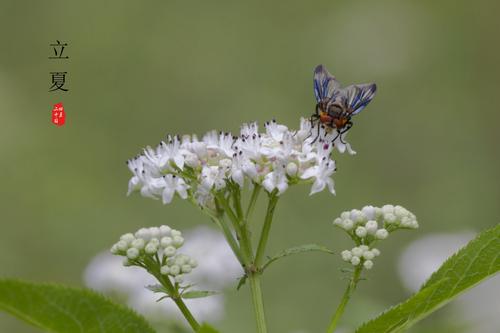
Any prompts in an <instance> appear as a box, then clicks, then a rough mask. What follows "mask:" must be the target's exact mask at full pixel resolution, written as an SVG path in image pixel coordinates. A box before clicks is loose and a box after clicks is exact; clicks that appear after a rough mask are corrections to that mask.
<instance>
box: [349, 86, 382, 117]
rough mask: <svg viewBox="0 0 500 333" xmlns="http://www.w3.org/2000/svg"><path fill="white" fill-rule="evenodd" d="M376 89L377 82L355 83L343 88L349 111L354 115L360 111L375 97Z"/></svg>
mask: <svg viewBox="0 0 500 333" xmlns="http://www.w3.org/2000/svg"><path fill="white" fill-rule="evenodd" d="M376 91H377V85H376V84H375V83H366V84H354V85H352V86H349V87H346V88H344V89H342V95H343V98H345V101H346V104H347V110H348V112H349V113H350V114H352V115H354V114H358V113H360V112H361V111H362V110H363V109H364V108H365V107H366V106H367V105H368V103H370V102H371V100H372V99H373V97H375V92H376Z"/></svg>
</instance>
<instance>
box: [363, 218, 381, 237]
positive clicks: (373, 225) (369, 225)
mask: <svg viewBox="0 0 500 333" xmlns="http://www.w3.org/2000/svg"><path fill="white" fill-rule="evenodd" d="M365 228H366V232H367V233H368V234H369V235H374V234H375V232H376V231H377V228H378V224H377V221H374V220H370V221H368V222H366V224H365Z"/></svg>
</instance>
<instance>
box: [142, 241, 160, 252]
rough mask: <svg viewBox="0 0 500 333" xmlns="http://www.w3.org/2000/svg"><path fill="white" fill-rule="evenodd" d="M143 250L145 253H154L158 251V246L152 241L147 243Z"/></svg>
mask: <svg viewBox="0 0 500 333" xmlns="http://www.w3.org/2000/svg"><path fill="white" fill-rule="evenodd" d="M144 251H145V252H146V253H147V254H155V253H156V252H158V246H157V245H156V244H154V243H148V244H147V245H146V247H145V248H144Z"/></svg>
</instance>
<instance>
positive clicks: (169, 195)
mask: <svg viewBox="0 0 500 333" xmlns="http://www.w3.org/2000/svg"><path fill="white" fill-rule="evenodd" d="M163 181H164V186H165V188H164V189H163V193H162V199H163V203H164V204H168V203H170V202H171V201H172V199H173V198H174V194H175V193H176V192H177V194H179V196H180V197H181V198H182V199H186V198H187V196H188V194H187V189H188V188H189V186H188V185H186V183H185V182H184V179H182V178H180V177H176V176H175V175H171V174H168V175H165V176H163Z"/></svg>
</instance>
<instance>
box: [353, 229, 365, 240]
mask: <svg viewBox="0 0 500 333" xmlns="http://www.w3.org/2000/svg"><path fill="white" fill-rule="evenodd" d="M355 232H356V236H358V237H361V238H363V237H365V236H366V234H367V232H366V228H365V227H357V228H356V231H355Z"/></svg>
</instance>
